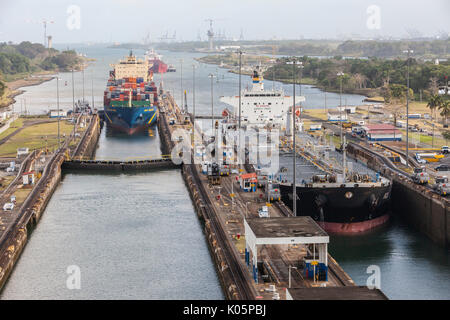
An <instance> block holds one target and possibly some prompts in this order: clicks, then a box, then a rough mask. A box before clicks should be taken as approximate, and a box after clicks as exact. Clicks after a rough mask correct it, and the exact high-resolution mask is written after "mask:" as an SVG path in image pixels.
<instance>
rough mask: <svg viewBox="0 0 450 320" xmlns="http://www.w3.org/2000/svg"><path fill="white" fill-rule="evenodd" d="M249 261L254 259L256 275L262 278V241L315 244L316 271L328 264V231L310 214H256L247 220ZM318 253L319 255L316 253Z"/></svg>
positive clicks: (246, 247)
mask: <svg viewBox="0 0 450 320" xmlns="http://www.w3.org/2000/svg"><path fill="white" fill-rule="evenodd" d="M244 227H245V262H246V263H247V265H250V260H251V261H252V268H253V279H254V280H255V282H258V268H257V266H258V245H294V244H302V245H312V251H313V252H312V253H313V257H314V258H313V259H312V260H310V261H306V260H305V262H306V263H307V264H312V265H314V267H313V270H314V271H313V272H314V274H316V267H315V266H318V268H317V270H319V269H321V270H326V269H327V267H328V243H329V242H330V237H329V236H328V234H327V233H326V232H325V231H324V230H323V229H322V228H321V227H320V226H319V225H318V224H317V223H316V222H315V221H314V220H313V219H312V218H311V217H309V216H299V217H276V218H253V219H245V220H244ZM316 252H317V253H318V258H315V257H317V256H316Z"/></svg>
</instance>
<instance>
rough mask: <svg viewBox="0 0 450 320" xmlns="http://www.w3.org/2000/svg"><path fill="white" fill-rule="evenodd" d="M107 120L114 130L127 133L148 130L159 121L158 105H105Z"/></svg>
mask: <svg viewBox="0 0 450 320" xmlns="http://www.w3.org/2000/svg"><path fill="white" fill-rule="evenodd" d="M104 108H105V122H106V124H107V126H108V127H109V128H111V129H112V130H113V131H116V132H121V133H125V134H127V135H133V134H137V133H139V132H143V131H145V130H148V128H149V127H151V126H152V125H153V124H155V123H156V121H157V116H156V107H148V106H145V107H111V106H105V107H104Z"/></svg>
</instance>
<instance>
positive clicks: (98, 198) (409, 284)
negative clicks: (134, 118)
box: [0, 46, 450, 299]
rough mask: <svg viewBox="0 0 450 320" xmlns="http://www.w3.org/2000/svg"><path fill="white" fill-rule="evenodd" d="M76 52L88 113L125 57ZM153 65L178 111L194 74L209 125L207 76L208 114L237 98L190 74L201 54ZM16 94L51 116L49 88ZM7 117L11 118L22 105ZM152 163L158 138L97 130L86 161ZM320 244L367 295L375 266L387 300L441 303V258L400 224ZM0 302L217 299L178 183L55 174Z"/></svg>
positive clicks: (333, 102)
mask: <svg viewBox="0 0 450 320" xmlns="http://www.w3.org/2000/svg"><path fill="white" fill-rule="evenodd" d="M66 48H67V46H61V47H60V48H58V49H66ZM74 49H76V50H77V51H78V52H82V53H85V54H86V55H87V56H88V57H90V58H94V59H95V61H94V62H93V63H92V64H91V65H90V66H89V68H87V69H86V71H85V72H84V79H85V81H84V96H85V98H86V99H88V100H89V101H91V99H92V91H91V86H92V84H93V96H94V103H95V106H96V107H98V108H100V109H101V108H102V102H103V101H102V99H103V91H104V89H105V84H106V80H107V77H108V73H109V69H110V66H109V64H111V63H115V62H117V60H119V59H121V58H123V56H125V55H126V54H128V53H129V50H125V49H110V48H106V47H105V46H89V47H74ZM134 52H135V54H137V55H142V54H143V53H144V52H143V50H135V51H134ZM162 54H163V55H164V57H163V60H164V61H165V62H166V63H169V64H172V65H174V66H175V67H176V68H177V72H176V73H168V74H165V75H164V76H163V77H161V76H160V75H155V82H156V83H157V84H158V85H159V83H160V81H163V83H164V87H165V89H166V90H169V91H171V92H172V93H173V94H174V97H175V99H176V101H177V102H178V103H181V98H182V89H186V90H187V95H188V108H189V110H191V108H192V74H193V72H192V71H193V69H192V68H193V67H192V65H193V64H196V71H195V72H196V113H197V114H203V115H209V114H211V103H210V101H211V80H210V78H209V77H208V75H209V74H213V75H214V76H215V78H213V90H214V108H215V109H214V113H215V114H220V112H221V111H222V109H223V108H225V107H226V106H225V105H223V104H221V103H220V101H219V96H221V95H235V94H238V76H237V75H235V74H231V73H228V72H227V71H226V70H224V69H220V68H218V67H216V66H213V65H206V64H199V63H197V62H196V61H195V58H198V57H200V56H202V55H201V54H196V53H178V52H162ZM180 59H183V61H182V62H181V61H180ZM181 67H183V68H182V70H183V85H182V86H180V83H181V81H180V80H181V79H180V78H181V77H180V76H181V72H180V71H181ZM74 76H75V96H76V99H81V98H82V96H83V81H82V73H80V72H78V73H75V75H74ZM59 77H60V79H61V80H60V81H61V82H60V90H61V91H60V97H61V108H62V109H66V110H69V109H71V108H72V87H71V85H72V83H71V77H72V75H71V73H61V74H59ZM250 80H251V79H250V78H249V77H245V76H244V77H243V81H242V83H243V87H246V86H247V85H248V86H250V85H251V81H250ZM265 86H266V88H271V87H272V86H274V87H276V88H280V87H282V88H283V89H284V90H285V92H286V93H287V94H291V92H292V85H283V84H280V83H272V82H270V81H266V82H265ZM25 90H26V93H24V94H23V95H21V96H20V97H18V98H25V99H26V105H27V111H28V113H42V112H46V111H48V110H49V109H52V108H54V107H55V105H56V81H55V80H53V81H49V82H46V83H43V84H41V85H39V86H35V87H28V88H25ZM297 90H298V88H297ZM297 92H298V91H297ZM302 94H303V95H305V96H306V102H305V106H306V107H309V108H323V106H324V105H323V102H324V93H323V92H321V91H320V90H318V89H317V88H314V87H311V86H302ZM363 98H364V97H362V96H359V95H343V102H345V101H346V102H347V104H349V105H359V104H361V103H362V100H363ZM17 100H18V101H20V100H19V99H17ZM327 103H328V107H333V106H334V107H336V106H337V105H338V104H339V95H337V94H334V93H327ZM15 109H16V111H18V110H20V102H19V103H16V105H15ZM23 109H24V106H23V105H22V110H23ZM205 123H206V125H208V124H209V123H210V122H209V121H205ZM159 155H160V149H159V137H158V132H157V129H156V127H155V128H153V129H152V130H151V131H150V133H149V134H147V135H140V136H134V137H126V136H120V135H119V136H117V135H112V134H110V133H109V132H107V130H103V131H102V134H101V137H100V141H99V148H98V150H97V154H96V156H97V158H98V159H111V160H113V159H114V160H116V159H122V160H128V159H142V158H148V157H158V156H159ZM290 160H291V159H289V158H284V159H282V160H281V163H282V164H283V165H285V166H289V164H290ZM298 170H303V171H307V172H308V173H309V172H312V171H314V168H312V167H311V166H308V165H307V164H306V163H302V162H301V161H300V162H299V168H298ZM307 172H304V174H306V173H307ZM393 215H394V216H395V213H394V214H393ZM330 242H331V243H330V253H331V254H332V255H333V257H335V258H336V260H337V261H338V262H339V263H340V264H341V266H342V267H343V268H344V269H345V270H346V271H347V272H348V273H349V275H350V276H351V277H352V278H353V279H354V280H355V281H356V283H357V284H360V285H365V284H366V281H367V278H368V277H369V275H370V274H368V273H367V272H366V271H367V268H368V267H369V266H371V265H376V266H378V267H379V269H380V275H381V289H382V290H383V292H385V293H386V294H387V296H388V297H389V298H391V299H450V290H449V289H448V288H450V253H449V251H448V250H445V249H443V248H440V247H438V246H436V245H434V244H433V243H432V242H431V241H430V240H428V239H427V238H426V237H424V236H423V235H421V234H420V233H418V232H416V231H414V230H412V229H411V228H410V227H408V226H407V225H405V224H404V223H403V222H402V221H398V220H397V219H395V218H394V219H392V221H391V223H390V224H389V225H388V226H386V227H383V228H381V229H378V230H375V231H373V232H370V233H368V234H365V235H357V236H345V237H340V236H339V237H338V236H332V237H331V240H330ZM72 265H74V266H77V267H79V270H80V272H81V289H80V290H69V289H67V286H66V280H67V277H68V276H69V275H68V274H67V273H66V271H67V267H68V266H72ZM0 298H1V299H223V294H222V292H221V289H220V285H219V282H218V279H217V276H216V273H215V270H214V266H213V263H212V261H211V258H210V255H209V251H208V248H207V245H206V242H205V239H204V235H203V233H202V230H201V226H200V223H199V222H198V219H197V217H196V214H195V211H194V208H193V206H192V204H191V201H190V198H189V194H188V192H187V190H186V188H185V186H184V183H183V181H182V178H181V174H180V172H179V171H178V170H171V171H159V172H149V173H139V174H118V175H117V174H115V175H112V174H111V175H108V174H79V173H67V174H65V175H64V177H63V180H62V183H61V185H60V186H59V187H58V188H57V190H56V192H55V194H54V196H53V197H52V199H51V201H50V203H49V205H48V207H47V209H46V211H45V213H44V215H43V218H42V220H41V222H40V223H39V225H38V227H37V229H36V230H35V231H34V233H33V235H32V237H31V239H30V241H29V243H28V245H27V246H26V248H25V250H24V252H23V254H22V256H21V258H20V261H19V262H18V264H17V266H16V268H15V270H14V271H13V273H12V275H11V278H10V280H9V281H8V283H7V285H6V287H5V289H4V291H3V293H2V295H1V296H0Z"/></svg>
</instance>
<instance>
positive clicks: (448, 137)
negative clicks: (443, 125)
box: [441, 131, 450, 144]
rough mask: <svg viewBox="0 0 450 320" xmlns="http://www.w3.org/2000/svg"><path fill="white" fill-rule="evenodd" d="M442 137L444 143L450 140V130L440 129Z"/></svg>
mask: <svg viewBox="0 0 450 320" xmlns="http://www.w3.org/2000/svg"><path fill="white" fill-rule="evenodd" d="M441 134H442V137H443V138H444V139H445V144H448V140H450V131H441Z"/></svg>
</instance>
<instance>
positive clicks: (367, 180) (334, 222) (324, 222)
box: [280, 173, 392, 233]
mask: <svg viewBox="0 0 450 320" xmlns="http://www.w3.org/2000/svg"><path fill="white" fill-rule="evenodd" d="M391 188H392V185H391V182H390V181H389V180H388V179H386V178H384V177H376V178H373V177H370V176H368V175H360V174H358V173H353V174H351V175H350V177H349V179H347V180H346V181H338V180H337V179H336V176H334V175H327V174H324V175H315V176H313V177H312V178H311V181H310V182H305V183H302V184H296V192H297V204H296V206H297V212H296V215H297V216H306V215H307V216H311V217H312V218H313V219H314V220H315V221H316V222H317V223H318V224H319V225H320V226H321V227H322V228H324V229H325V230H326V231H328V232H331V233H357V232H363V231H367V230H370V229H373V228H375V227H378V226H381V225H383V224H385V223H386V222H387V221H388V220H389V214H388V210H389V201H390V195H391ZM280 191H281V200H282V201H283V202H284V203H285V204H286V205H287V206H288V207H289V208H290V209H291V210H292V207H293V201H292V183H291V184H286V183H282V184H280Z"/></svg>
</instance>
